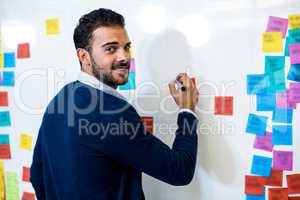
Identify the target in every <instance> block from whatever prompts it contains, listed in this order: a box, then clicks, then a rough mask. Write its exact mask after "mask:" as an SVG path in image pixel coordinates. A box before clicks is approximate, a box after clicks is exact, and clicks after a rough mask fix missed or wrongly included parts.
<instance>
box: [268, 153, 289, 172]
mask: <svg viewBox="0 0 300 200" xmlns="http://www.w3.org/2000/svg"><path fill="white" fill-rule="evenodd" d="M273 169H277V170H287V171H292V170H293V152H292V151H273Z"/></svg>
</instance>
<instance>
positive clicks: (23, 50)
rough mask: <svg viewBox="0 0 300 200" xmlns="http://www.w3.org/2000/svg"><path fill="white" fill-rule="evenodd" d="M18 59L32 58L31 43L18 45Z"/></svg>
mask: <svg viewBox="0 0 300 200" xmlns="http://www.w3.org/2000/svg"><path fill="white" fill-rule="evenodd" d="M17 58H30V48H29V43H22V44H19V45H18V53H17Z"/></svg>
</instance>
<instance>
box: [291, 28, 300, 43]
mask: <svg viewBox="0 0 300 200" xmlns="http://www.w3.org/2000/svg"><path fill="white" fill-rule="evenodd" d="M289 37H292V38H293V39H294V40H295V41H296V43H299V42H300V29H290V30H289Z"/></svg>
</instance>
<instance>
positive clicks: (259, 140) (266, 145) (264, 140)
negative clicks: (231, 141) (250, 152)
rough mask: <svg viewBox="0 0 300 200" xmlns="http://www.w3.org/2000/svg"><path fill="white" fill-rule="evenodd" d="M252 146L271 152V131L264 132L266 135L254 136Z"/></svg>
mask: <svg viewBox="0 0 300 200" xmlns="http://www.w3.org/2000/svg"><path fill="white" fill-rule="evenodd" d="M253 148H255V149H261V150H265V151H270V152H272V150H273V144H272V133H271V132H266V135H264V136H259V135H257V136H256V137H255V141H254V145H253Z"/></svg>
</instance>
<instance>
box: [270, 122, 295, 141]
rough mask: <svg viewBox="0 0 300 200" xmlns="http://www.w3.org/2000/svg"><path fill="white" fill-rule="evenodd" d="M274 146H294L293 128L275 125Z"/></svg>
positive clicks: (273, 128)
mask: <svg viewBox="0 0 300 200" xmlns="http://www.w3.org/2000/svg"><path fill="white" fill-rule="evenodd" d="M272 143H273V145H292V144H293V127H292V126H283V125H273V127H272Z"/></svg>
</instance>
